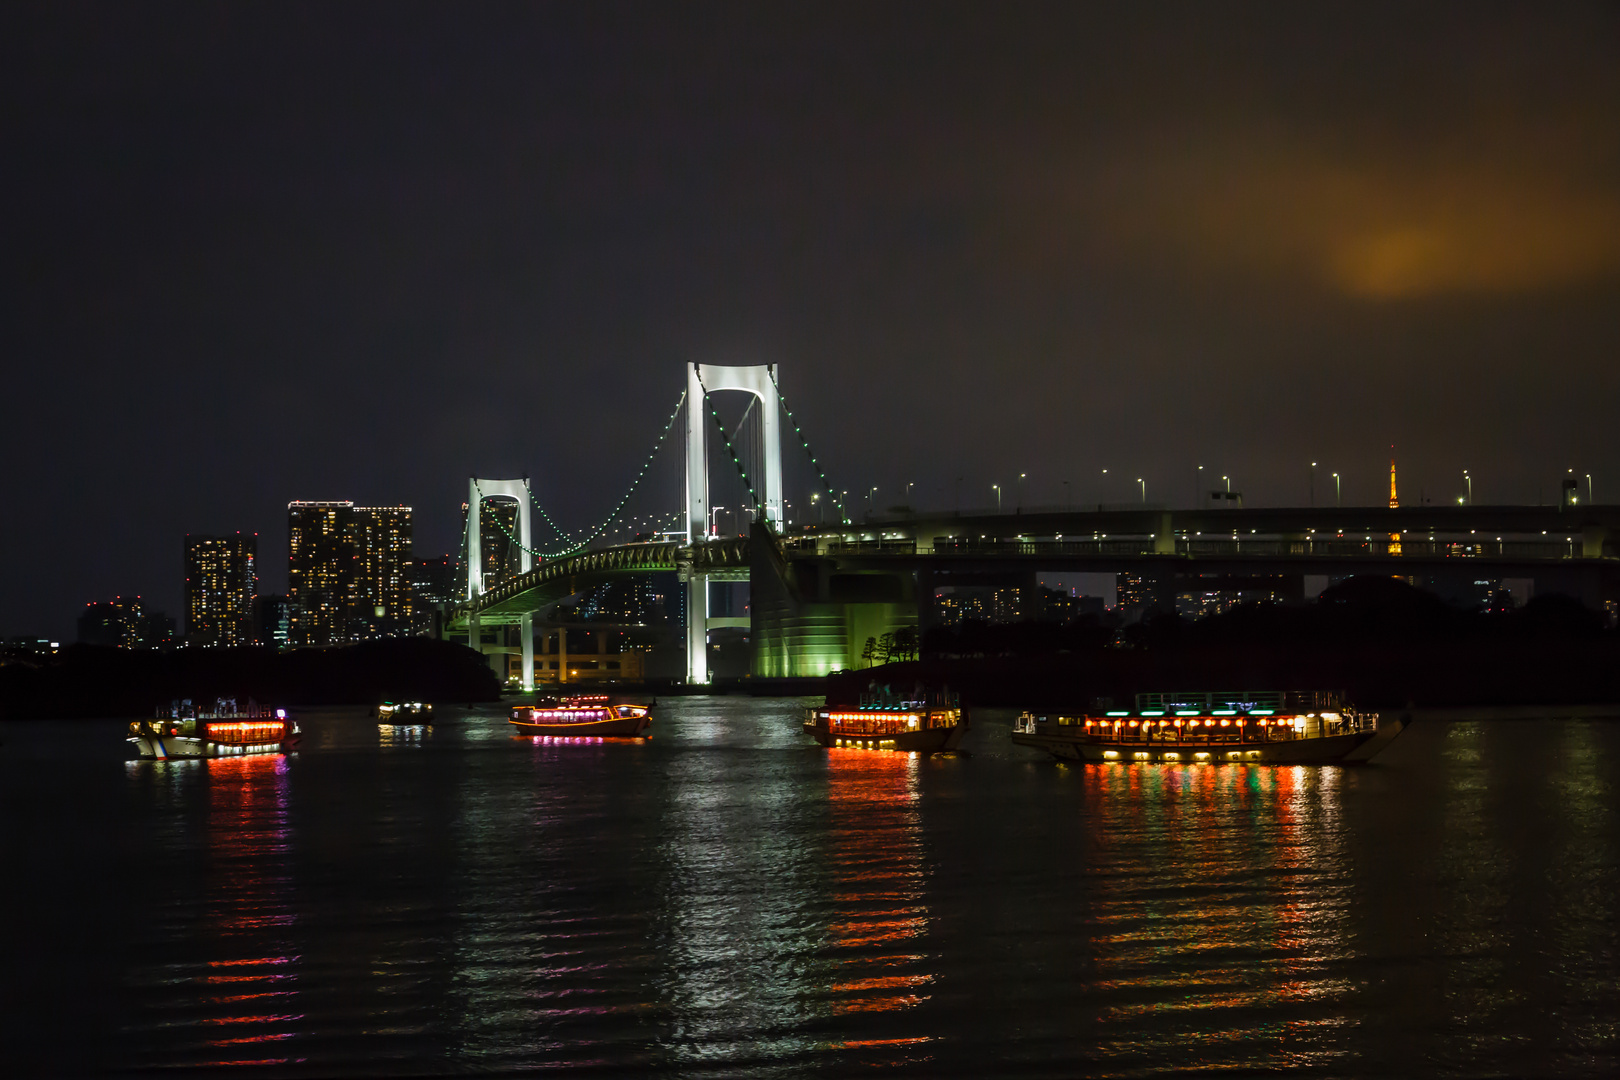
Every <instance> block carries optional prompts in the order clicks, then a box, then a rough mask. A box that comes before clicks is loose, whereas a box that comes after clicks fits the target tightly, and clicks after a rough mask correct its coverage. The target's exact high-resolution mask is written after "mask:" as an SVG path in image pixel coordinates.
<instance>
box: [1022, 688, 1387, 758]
mask: <svg viewBox="0 0 1620 1080" xmlns="http://www.w3.org/2000/svg"><path fill="white" fill-rule="evenodd" d="M1402 729H1403V724H1402V722H1401V721H1400V720H1394V719H1391V720H1386V721H1383V722H1380V720H1379V717H1378V714H1377V713H1364V712H1359V711H1357V710H1356V709H1355V708H1353V707H1351V706H1350V705H1349V704H1347V703H1346V702H1345V700H1344V695H1343V694H1341V693H1338V692H1336V691H1323V690H1312V691H1294V690H1289V691H1279V690H1267V691H1256V690H1245V691H1229V692H1198V693H1186V692H1181V693H1174V692H1172V693H1147V694H1138V695H1136V708H1135V709H1102V710H1096V711H1092V712H1085V713H1077V714H1072V715H1070V714H1054V713H1034V712H1025V713H1023V714H1022V715H1020V716H1019V717H1018V719H1017V720H1016V721H1015V722H1014V723H1013V735H1012V739H1013V742H1015V743H1018V744H1019V745H1021V746H1032V747H1036V748H1038V749H1041V750H1045V751H1047V752H1048V753H1050V754H1052V756H1054V757H1057V758H1061V759H1065V760H1068V761H1087V762H1114V763H1119V764H1131V763H1135V762H1164V763H1170V764H1177V763H1179V764H1186V765H1197V764H1211V765H1213V764H1238V763H1241V764H1270V765H1313V764H1333V763H1344V764H1351V763H1357V762H1363V761H1368V760H1371V759H1372V757H1373V756H1374V755H1376V754H1378V753H1380V752H1381V751H1382V750H1383V749H1384V748H1385V747H1386V746H1388V745H1389V744H1390V743H1391V742H1392V741H1393V740H1394V739H1395V737H1396V736H1397V735H1399V734H1400V733H1401V731H1402Z"/></svg>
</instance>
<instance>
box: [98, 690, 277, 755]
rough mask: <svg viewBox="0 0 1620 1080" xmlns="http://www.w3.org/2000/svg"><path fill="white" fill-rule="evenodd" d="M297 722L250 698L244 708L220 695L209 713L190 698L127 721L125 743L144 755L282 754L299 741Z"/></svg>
mask: <svg viewBox="0 0 1620 1080" xmlns="http://www.w3.org/2000/svg"><path fill="white" fill-rule="evenodd" d="M298 737H299V730H298V724H297V722H296V721H294V720H292V719H289V718H288V716H287V710H286V709H264V708H260V707H259V706H258V705H255V704H254V703H253V702H252V701H249V702H248V705H247V708H246V709H245V710H239V709H238V708H237V707H236V701H235V700H234V699H232V698H220V699H218V700H217V701H216V702H215V703H214V709H213V711H212V712H208V711H204V710H201V709H198V708H195V707H193V705H192V704H191V699H190V698H187V699H185V700H184V701H177V702H174V703H173V704H172V705H170V706H169V709H168V713H167V715H165V714H164V712H163V710H161V709H160V710H159V711H158V715H157V716H156V717H154V718H153V719H151V720H135V721H132V722H131V723H130V725H129V737H128V739H127V741H128V742H131V743H133V744H135V749H136V750H137V752H138V753H139V755H140V756H141V757H143V758H152V759H155V760H159V761H163V760H168V759H171V758H205V757H234V756H236V755H238V754H280V753H283V752H285V751H288V750H291V749H292V748H293V747H294V746H296V745H297V743H298Z"/></svg>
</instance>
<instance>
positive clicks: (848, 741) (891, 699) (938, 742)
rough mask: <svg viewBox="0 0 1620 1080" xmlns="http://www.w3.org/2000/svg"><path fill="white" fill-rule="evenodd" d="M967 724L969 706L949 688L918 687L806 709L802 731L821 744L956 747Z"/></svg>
mask: <svg viewBox="0 0 1620 1080" xmlns="http://www.w3.org/2000/svg"><path fill="white" fill-rule="evenodd" d="M967 729H968V716H967V710H966V709H964V708H962V705H961V702H960V701H958V700H957V697H956V695H955V694H954V693H952V692H951V691H949V690H939V691H934V692H933V693H928V692H926V691H923V690H922V689H920V688H919V689H917V690H916V691H914V692H913V693H912V695H911V696H910V697H909V698H897V697H896V696H895V695H893V694H891V693H889V692H888V691H887V690H885V691H883V692H882V693H871V694H868V695H866V696H865V697H863V698H862V699H861V703H860V704H859V705H856V706H847V705H822V706H819V707H817V708H813V709H806V710H805V717H804V730H805V732H806V733H808V734H809V735H810V736H811V737H812V738H814V739H815V740H816V742H818V743H820V744H821V745H822V746H828V747H844V748H854V749H860V750H902V751H916V752H920V753H924V754H932V753H937V752H939V751H942V750H955V749H956V748H957V747H958V746H960V745H962V737H963V736H964V735H966V734H967Z"/></svg>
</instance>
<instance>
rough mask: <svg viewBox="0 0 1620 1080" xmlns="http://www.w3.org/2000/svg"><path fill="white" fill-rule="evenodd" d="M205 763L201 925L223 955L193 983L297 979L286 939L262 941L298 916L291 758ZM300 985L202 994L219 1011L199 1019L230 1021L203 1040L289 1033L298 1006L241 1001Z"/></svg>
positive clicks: (220, 1062)
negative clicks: (292, 875) (290, 902)
mask: <svg viewBox="0 0 1620 1080" xmlns="http://www.w3.org/2000/svg"><path fill="white" fill-rule="evenodd" d="M207 767H208V773H207V783H208V855H207V859H208V867H209V884H208V904H207V906H206V910H205V914H204V916H203V923H204V925H203V927H202V930H203V931H204V932H205V933H207V934H208V935H210V936H212V937H214V938H216V939H217V940H218V941H219V944H220V950H219V951H220V952H221V953H224V954H225V956H224V957H222V958H220V959H215V960H210V961H208V967H209V968H210V969H211V970H210V971H209V972H208V973H206V974H204V975H202V976H201V977H200V978H199V979H198V982H200V983H201V984H203V985H204V986H220V987H221V988H222V989H223V988H224V987H225V986H230V987H231V988H232V989H233V990H234V989H236V988H237V987H238V986H239V985H240V984H242V983H270V984H283V983H287V982H289V981H291V980H294V979H295V978H296V975H295V972H296V965H297V960H298V957H297V956H293V955H288V954H287V953H285V952H282V951H278V950H277V948H276V946H277V945H278V944H284V943H278V942H276V941H274V940H265V935H266V934H269V933H274V932H275V931H276V930H277V929H278V928H281V927H285V926H289V925H291V924H292V922H293V921H294V915H293V913H292V911H291V910H290V909H289V907H288V906H287V902H286V895H287V892H288V889H287V885H288V880H287V876H286V869H285V865H284V859H285V857H286V854H287V851H288V847H289V836H288V830H287V759H286V758H285V757H284V756H283V755H281V754H256V755H249V756H243V757H226V758H212V759H209V760H208V762H207ZM231 953H236V954H237V955H236V956H231V955H230V954H231ZM296 994H297V990H296V988H295V987H291V986H289V987H287V988H285V989H279V988H278V989H266V990H263V991H260V992H258V993H240V992H236V993H223V992H218V993H210V994H208V995H206V996H205V997H204V998H203V999H202V1000H203V1002H204V1003H205V1004H206V1005H208V1006H210V1007H212V1008H213V1009H215V1010H216V1013H215V1015H212V1016H208V1017H204V1018H203V1019H202V1023H203V1024H205V1025H207V1026H209V1027H222V1028H225V1029H226V1030H225V1031H222V1032H220V1033H219V1035H218V1036H217V1037H215V1038H210V1039H208V1040H207V1041H206V1044H205V1045H207V1046H209V1047H212V1048H214V1049H216V1050H235V1048H239V1047H243V1046H247V1045H252V1044H256V1043H279V1042H282V1041H284V1040H286V1039H290V1038H293V1037H294V1036H295V1035H297V1034H298V1032H297V1030H296V1027H295V1025H296V1024H297V1022H298V1021H299V1020H302V1019H303V1016H302V1014H298V1013H288V1012H275V1013H266V1012H262V1011H253V1012H248V1011H246V1008H245V1007H247V1003H248V1002H257V1003H258V1009H261V1010H262V1009H263V1008H264V1005H265V1004H266V1002H264V1001H263V999H265V998H270V997H276V998H282V999H290V998H292V997H294V996H295V995H296ZM237 1052H239V1051H237ZM292 1060H295V1059H291V1058H287V1057H277V1058H260V1059H253V1060H243V1059H240V1058H234V1057H233V1058H230V1059H225V1058H219V1059H217V1060H213V1061H208V1062H205V1063H203V1064H204V1065H205V1066H206V1067H236V1066H244V1065H281V1064H287V1063H288V1062H290V1061H292Z"/></svg>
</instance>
